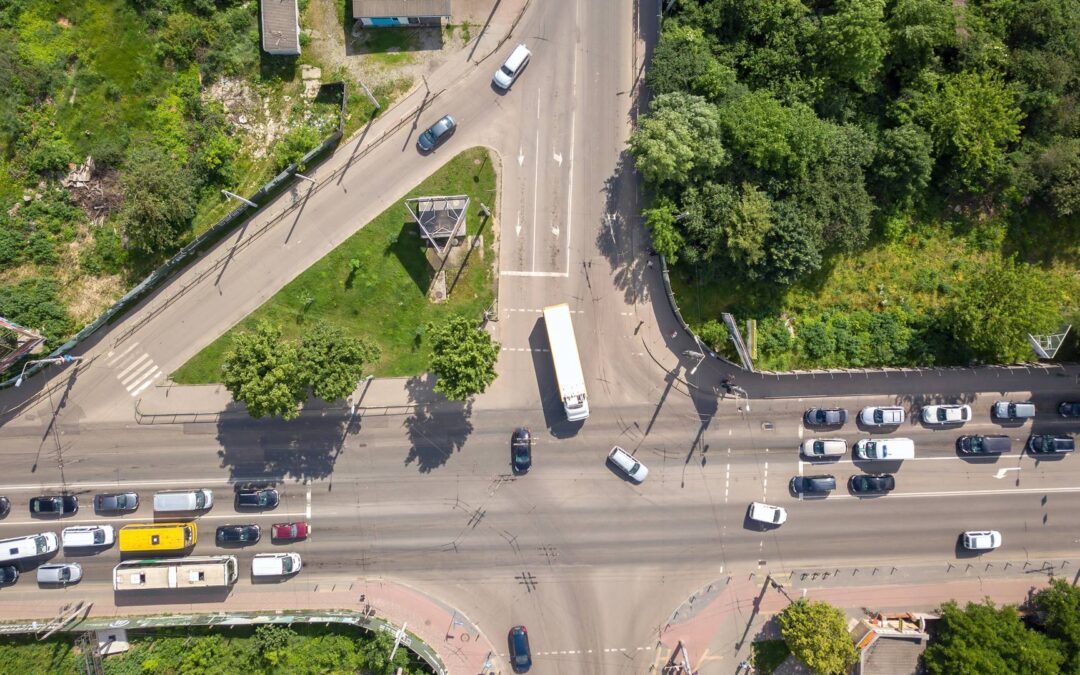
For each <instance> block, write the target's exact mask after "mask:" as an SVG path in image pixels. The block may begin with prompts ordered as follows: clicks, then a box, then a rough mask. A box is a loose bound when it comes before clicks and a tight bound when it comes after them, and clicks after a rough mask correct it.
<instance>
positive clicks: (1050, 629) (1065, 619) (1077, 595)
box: [1034, 578, 1080, 673]
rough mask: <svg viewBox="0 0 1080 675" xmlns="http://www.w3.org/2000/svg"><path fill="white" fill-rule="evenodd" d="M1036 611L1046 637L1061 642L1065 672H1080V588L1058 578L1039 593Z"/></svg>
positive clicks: (1035, 601) (1036, 600)
mask: <svg viewBox="0 0 1080 675" xmlns="http://www.w3.org/2000/svg"><path fill="white" fill-rule="evenodd" d="M1034 605H1035V609H1036V610H1038V612H1039V614H1040V616H1041V617H1042V624H1043V629H1044V630H1045V631H1046V634H1047V635H1048V636H1049V637H1051V638H1053V639H1054V640H1057V641H1058V643H1059V644H1060V645H1061V646H1062V648H1063V651H1064V653H1065V664H1064V666H1063V667H1062V669H1061V670H1062V672H1065V673H1077V672H1080V588H1077V587H1076V586H1073V585H1072V584H1070V583H1069V582H1068V581H1066V580H1064V579H1061V578H1058V579H1053V580H1051V581H1050V586H1049V587H1047V588H1044V589H1042V590H1041V591H1039V592H1038V593H1036V594H1035V600H1034Z"/></svg>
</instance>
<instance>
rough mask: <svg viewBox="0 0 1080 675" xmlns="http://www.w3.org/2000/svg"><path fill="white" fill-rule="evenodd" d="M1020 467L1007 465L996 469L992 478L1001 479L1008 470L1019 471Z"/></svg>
mask: <svg viewBox="0 0 1080 675" xmlns="http://www.w3.org/2000/svg"><path fill="white" fill-rule="evenodd" d="M1020 469H1021V467H1019V466H1013V467H1009V468H1006V469H998V472H997V473H995V474H994V478H997V479H998V480H1001V479H1002V478H1004V477H1005V474H1007V473H1008V472H1010V471H1019V470H1020Z"/></svg>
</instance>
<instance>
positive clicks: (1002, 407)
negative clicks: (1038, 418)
mask: <svg viewBox="0 0 1080 675" xmlns="http://www.w3.org/2000/svg"><path fill="white" fill-rule="evenodd" d="M990 414H991V415H992V416H993V417H994V418H995V419H999V420H1024V419H1027V418H1029V417H1035V404H1034V403H1030V402H1023V403H1014V402H1012V401H997V402H996V403H994V407H993V408H991V409H990Z"/></svg>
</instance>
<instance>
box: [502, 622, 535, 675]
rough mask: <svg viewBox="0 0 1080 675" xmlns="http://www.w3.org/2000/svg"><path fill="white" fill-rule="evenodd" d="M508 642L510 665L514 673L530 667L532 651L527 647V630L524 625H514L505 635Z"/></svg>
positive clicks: (524, 670)
mask: <svg viewBox="0 0 1080 675" xmlns="http://www.w3.org/2000/svg"><path fill="white" fill-rule="evenodd" d="M507 642H509V643H510V665H511V666H512V667H513V669H514V672H515V673H524V672H526V671H527V670H529V668H532V651H531V650H530V649H529V631H527V630H525V626H514V627H513V628H511V629H510V635H508V636H507Z"/></svg>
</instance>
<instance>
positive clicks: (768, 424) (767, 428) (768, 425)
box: [761, 422, 776, 431]
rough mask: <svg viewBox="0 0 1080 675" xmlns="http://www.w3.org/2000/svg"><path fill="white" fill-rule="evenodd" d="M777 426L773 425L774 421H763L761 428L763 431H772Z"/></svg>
mask: <svg viewBox="0 0 1080 675" xmlns="http://www.w3.org/2000/svg"><path fill="white" fill-rule="evenodd" d="M775 428H776V427H774V426H773V423H772V422H762V423H761V430H762V431H772V430H773V429H775Z"/></svg>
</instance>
